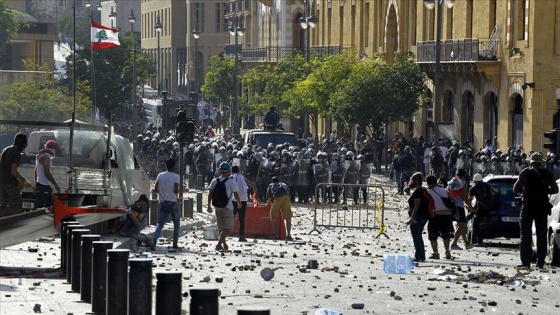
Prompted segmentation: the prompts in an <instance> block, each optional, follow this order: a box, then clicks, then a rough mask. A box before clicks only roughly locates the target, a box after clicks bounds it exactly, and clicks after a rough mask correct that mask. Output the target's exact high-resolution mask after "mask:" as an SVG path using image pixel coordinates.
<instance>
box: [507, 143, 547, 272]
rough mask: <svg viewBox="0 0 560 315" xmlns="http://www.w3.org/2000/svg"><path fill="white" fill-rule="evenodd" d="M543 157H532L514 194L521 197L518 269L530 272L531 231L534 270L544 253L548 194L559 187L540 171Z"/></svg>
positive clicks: (542, 263) (539, 264)
mask: <svg viewBox="0 0 560 315" xmlns="http://www.w3.org/2000/svg"><path fill="white" fill-rule="evenodd" d="M542 163H543V157H542V154H541V153H539V152H535V153H533V154H532V155H531V159H530V161H529V168H526V169H524V170H523V171H522V172H521V174H519V178H518V179H517V182H516V183H515V184H514V186H513V191H514V192H516V193H522V194H523V195H522V197H523V207H522V208H521V221H520V226H521V231H520V232H521V234H520V237H521V240H520V245H519V250H520V256H521V265H520V266H518V267H519V268H520V269H529V268H530V263H531V258H532V254H533V250H532V246H531V245H532V234H533V233H532V227H533V222H534V224H535V230H536V233H537V244H536V245H537V267H538V268H539V269H542V268H543V267H544V263H545V261H544V260H545V257H546V253H547V218H548V215H550V210H551V208H552V205H551V204H550V203H549V201H548V195H549V194H555V193H557V192H558V185H557V184H556V182H555V181H554V176H553V174H552V173H551V172H550V171H549V170H547V169H545V168H543V167H542V166H543V165H542Z"/></svg>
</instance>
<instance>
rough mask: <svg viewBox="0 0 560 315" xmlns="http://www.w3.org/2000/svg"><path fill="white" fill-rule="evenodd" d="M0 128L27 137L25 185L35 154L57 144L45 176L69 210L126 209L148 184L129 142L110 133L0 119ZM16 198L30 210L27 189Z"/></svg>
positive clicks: (32, 177)
mask: <svg viewBox="0 0 560 315" xmlns="http://www.w3.org/2000/svg"><path fill="white" fill-rule="evenodd" d="M0 125H3V126H10V125H11V126H17V128H19V131H20V132H22V131H23V132H24V133H26V134H27V135H28V145H27V147H26V149H25V151H24V152H23V153H22V156H21V158H20V167H19V172H20V173H21V174H22V176H23V177H25V178H26V179H27V180H28V181H30V182H31V183H34V182H35V164H36V155H37V153H38V151H39V150H41V149H43V148H44V145H45V143H46V142H47V141H48V140H55V141H56V142H57V143H58V144H59V149H58V150H57V151H56V153H55V158H54V159H53V167H52V170H51V173H52V175H53V177H54V179H55V180H56V181H57V183H58V185H59V186H60V189H61V193H60V195H59V198H60V199H63V201H64V203H66V204H67V205H69V206H74V207H80V206H97V207H105V208H111V207H116V206H119V205H128V204H131V203H132V202H134V201H135V200H136V199H138V197H139V196H140V195H141V194H149V192H150V180H149V178H148V176H147V174H146V172H145V171H144V169H142V167H141V166H140V165H139V163H138V161H137V160H136V156H135V155H134V153H133V149H132V143H131V142H130V140H128V139H125V138H123V137H121V136H119V135H115V134H114V132H112V128H109V127H107V126H97V125H89V124H85V123H83V122H77V121H74V122H71V121H70V122H64V123H51V122H23V121H6V120H4V121H0ZM71 127H72V128H71ZM22 129H24V130H22ZM107 139H110V141H107ZM22 198H23V208H24V209H33V208H34V204H35V199H36V198H35V192H34V190H33V189H24V190H23V191H22Z"/></svg>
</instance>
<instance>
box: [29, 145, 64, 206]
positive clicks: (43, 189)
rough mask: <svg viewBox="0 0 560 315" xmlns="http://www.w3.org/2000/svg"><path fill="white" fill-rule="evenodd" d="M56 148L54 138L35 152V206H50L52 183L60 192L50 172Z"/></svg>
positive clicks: (58, 191)
mask: <svg viewBox="0 0 560 315" xmlns="http://www.w3.org/2000/svg"><path fill="white" fill-rule="evenodd" d="M56 150H58V143H56V141H54V140H49V141H47V142H45V148H44V149H42V150H40V151H39V152H38V153H37V161H36V165H35V181H36V183H35V192H36V195H37V199H36V200H35V208H43V207H50V206H52V204H53V202H52V188H51V184H52V185H54V188H55V189H56V192H57V193H60V187H59V186H58V184H57V183H56V180H55V179H54V177H53V176H52V174H51V170H52V160H53V159H54V157H55V154H56Z"/></svg>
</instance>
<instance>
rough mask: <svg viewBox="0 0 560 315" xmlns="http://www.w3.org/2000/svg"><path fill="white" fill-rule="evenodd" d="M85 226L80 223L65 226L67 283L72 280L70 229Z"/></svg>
mask: <svg viewBox="0 0 560 315" xmlns="http://www.w3.org/2000/svg"><path fill="white" fill-rule="evenodd" d="M85 228H86V227H85V226H83V225H80V224H76V225H68V226H67V227H66V281H67V282H68V283H70V280H72V231H73V230H77V229H85Z"/></svg>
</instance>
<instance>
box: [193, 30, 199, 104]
mask: <svg viewBox="0 0 560 315" xmlns="http://www.w3.org/2000/svg"><path fill="white" fill-rule="evenodd" d="M192 36H193V37H194V91H195V92H196V93H198V88H199V86H198V72H199V71H198V69H199V65H198V39H199V38H200V31H199V30H198V23H197V24H196V28H195V29H194V30H193V31H192Z"/></svg>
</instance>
